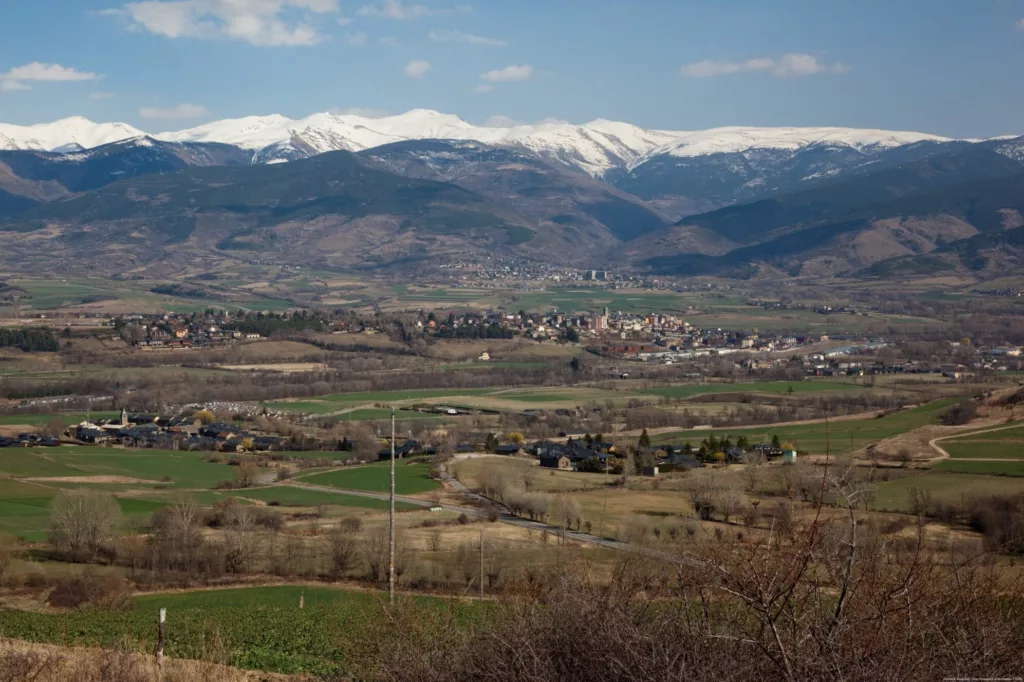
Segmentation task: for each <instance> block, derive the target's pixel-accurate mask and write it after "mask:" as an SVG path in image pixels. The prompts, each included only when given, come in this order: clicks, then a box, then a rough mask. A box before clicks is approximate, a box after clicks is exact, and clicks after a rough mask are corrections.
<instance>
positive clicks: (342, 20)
mask: <svg viewBox="0 0 1024 682" xmlns="http://www.w3.org/2000/svg"><path fill="white" fill-rule="evenodd" d="M351 23H352V18H351V17H346V16H345V15H342V16H340V17H338V26H348V25H349V24H351Z"/></svg>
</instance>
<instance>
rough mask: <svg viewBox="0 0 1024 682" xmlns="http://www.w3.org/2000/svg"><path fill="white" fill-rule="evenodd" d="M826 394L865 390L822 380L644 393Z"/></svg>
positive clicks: (682, 395) (683, 395) (689, 386)
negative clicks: (791, 392)
mask: <svg viewBox="0 0 1024 682" xmlns="http://www.w3.org/2000/svg"><path fill="white" fill-rule="evenodd" d="M790 388H792V389H793V393H825V392H829V391H852V390H857V389H861V388H864V387H863V386H861V385H860V384H855V383H853V382H852V381H844V380H836V379H821V380H807V381H754V382H737V383H734V384H704V385H700V386H698V385H696V384H686V385H681V386H667V387H665V388H651V389H647V390H645V391H643V392H644V393H651V394H654V395H660V396H666V397H669V398H689V397H692V396H696V395H706V394H709V393H789V392H790V390H789V389H790Z"/></svg>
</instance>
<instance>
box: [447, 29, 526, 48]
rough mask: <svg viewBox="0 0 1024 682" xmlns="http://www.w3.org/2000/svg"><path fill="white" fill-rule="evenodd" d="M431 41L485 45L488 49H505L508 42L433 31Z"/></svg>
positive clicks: (468, 34)
mask: <svg viewBox="0 0 1024 682" xmlns="http://www.w3.org/2000/svg"><path fill="white" fill-rule="evenodd" d="M430 39H431V40H433V41H434V42H435V43H466V44H467V45H484V46H486V47H505V46H506V45H508V41H506V40H501V39H499V38H485V37H484V36H475V35H473V34H472V33H463V32H462V31H431V32H430Z"/></svg>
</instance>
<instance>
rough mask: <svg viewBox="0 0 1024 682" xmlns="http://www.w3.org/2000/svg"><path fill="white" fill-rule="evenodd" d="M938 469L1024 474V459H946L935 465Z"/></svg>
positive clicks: (994, 473) (973, 472) (992, 473)
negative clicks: (1004, 460)
mask: <svg viewBox="0 0 1024 682" xmlns="http://www.w3.org/2000/svg"><path fill="white" fill-rule="evenodd" d="M933 468H934V469H935V470H936V471H952V472H957V473H964V474H988V475H990V476H1024V461H1020V462H1013V461H1009V462H985V461H978V460H970V459H944V460H942V461H941V462H939V463H938V464H936V465H935V466H934V467H933Z"/></svg>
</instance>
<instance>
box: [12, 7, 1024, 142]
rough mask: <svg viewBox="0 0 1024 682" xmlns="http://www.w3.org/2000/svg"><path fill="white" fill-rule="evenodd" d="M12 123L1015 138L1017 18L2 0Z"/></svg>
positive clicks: (156, 128)
mask: <svg viewBox="0 0 1024 682" xmlns="http://www.w3.org/2000/svg"><path fill="white" fill-rule="evenodd" d="M0 5H2V6H0V122H4V123H16V124H22V125H27V124H32V123H39V122H47V121H53V120H56V119H59V118H64V117H68V116H85V117H87V118H90V119H92V120H95V121H123V122H125V123H129V124H131V125H134V126H136V127H138V128H141V129H143V130H146V131H148V132H153V133H157V132H163V131H168V130H178V129H182V128H188V127H192V126H194V125H198V124H200V123H204V122H207V121H211V120H216V119H221V118H232V117H239V116H246V115H255V114H259V115H266V114H273V113H277V114H283V115H285V116H289V117H291V118H301V117H304V116H308V115H309V114H312V113H315V112H322V111H333V112H359V113H366V114H370V115H379V114H387V113H392V114H394V113H401V112H404V111H407V110H409V109H414V108H426V109H436V110H438V111H442V112H445V113H451V114H456V115H458V116H461V117H462V118H464V119H465V120H467V121H470V122H472V123H477V124H482V123H486V122H490V123H491V124H497V123H510V122H512V121H516V122H534V121H539V120H542V119H547V118H556V119H561V120H567V121H572V122H576V123H584V122H586V121H590V120H593V119H597V118H605V119H611V120H618V121H628V122H630V123H634V124H636V125H640V126H642V127H645V128H658V129H668V130H696V129H703V128H712V127H718V126H726V125H758V126H849V127H862V128H885V129H895V130H914V131H921V132H928V133H935V134H939V135H947V136H951V137H990V136H996V135H1009V134H1024V87H1021V86H1022V77H1021V76H1022V67H1024V0H885V1H882V0H828V1H823V0H631V1H629V2H626V1H624V0H618V1H612V0H487V1H484V0H409V1H405V0H140V1H135V2H127V1H126V0H31V2H29V1H27V0H3V1H2V2H0Z"/></svg>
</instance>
